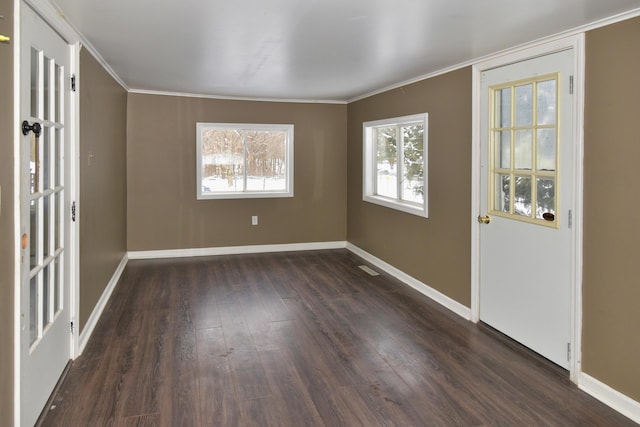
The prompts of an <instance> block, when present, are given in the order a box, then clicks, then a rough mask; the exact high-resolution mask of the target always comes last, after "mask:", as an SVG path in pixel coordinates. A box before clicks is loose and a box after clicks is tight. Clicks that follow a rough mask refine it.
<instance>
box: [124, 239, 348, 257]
mask: <svg viewBox="0 0 640 427" xmlns="http://www.w3.org/2000/svg"><path fill="white" fill-rule="evenodd" d="M346 247H347V242H344V241H338V242H312V243H288V244H282V245H250V246H225V247H218V248H195V249H166V250H157V251H130V252H129V259H155V258H185V257H196V256H211V255H236V254H257V253H266V252H291V251H314V250H322V249H344V248H346Z"/></svg>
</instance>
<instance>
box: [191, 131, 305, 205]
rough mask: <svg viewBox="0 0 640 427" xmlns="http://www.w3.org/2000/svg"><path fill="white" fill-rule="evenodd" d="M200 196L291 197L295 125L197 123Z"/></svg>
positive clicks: (203, 197)
mask: <svg viewBox="0 0 640 427" xmlns="http://www.w3.org/2000/svg"><path fill="white" fill-rule="evenodd" d="M196 135H197V138H196V139H197V156H196V157H197V165H196V171H197V198H198V199H236V198H263V197H293V125H280V124H236V123H196Z"/></svg>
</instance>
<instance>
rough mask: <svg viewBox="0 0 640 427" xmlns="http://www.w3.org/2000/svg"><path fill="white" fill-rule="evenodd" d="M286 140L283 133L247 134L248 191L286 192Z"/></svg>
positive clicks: (253, 132)
mask: <svg viewBox="0 0 640 427" xmlns="http://www.w3.org/2000/svg"><path fill="white" fill-rule="evenodd" d="M286 138H287V135H286V133H285V132H282V131H246V132H245V145H246V147H247V148H246V149H247V190H249V191H277V190H279V191H284V190H286V187H287V182H286V165H285V152H286Z"/></svg>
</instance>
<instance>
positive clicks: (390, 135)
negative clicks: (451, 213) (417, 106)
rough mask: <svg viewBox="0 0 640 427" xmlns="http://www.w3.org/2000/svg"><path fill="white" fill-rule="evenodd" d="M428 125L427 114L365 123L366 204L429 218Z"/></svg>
mask: <svg viewBox="0 0 640 427" xmlns="http://www.w3.org/2000/svg"><path fill="white" fill-rule="evenodd" d="M427 124H428V115H427V113H423V114H414V115H411V116H404V117H395V118H392V119H384V120H376V121H372V122H365V123H363V125H362V132H363V145H364V146H363V153H364V168H363V171H364V176H363V194H362V199H363V200H364V201H366V202H371V203H376V204H378V205H382V206H386V207H389V208H392V209H397V210H400V211H403V212H407V213H411V214H414V215H419V216H423V217H425V218H426V217H427Z"/></svg>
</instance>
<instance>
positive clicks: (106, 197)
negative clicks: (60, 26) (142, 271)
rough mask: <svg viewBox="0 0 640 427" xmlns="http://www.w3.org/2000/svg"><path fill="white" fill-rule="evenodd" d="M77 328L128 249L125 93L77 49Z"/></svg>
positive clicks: (96, 64) (96, 63)
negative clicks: (78, 299)
mask: <svg viewBox="0 0 640 427" xmlns="http://www.w3.org/2000/svg"><path fill="white" fill-rule="evenodd" d="M79 83H80V84H79V88H80V210H79V213H80V327H81V328H84V325H85V324H86V321H87V319H88V317H89V316H90V315H91V312H92V311H93V309H94V307H95V305H96V303H97V302H98V299H99V298H100V296H101V295H102V293H103V292H104V290H105V288H106V286H107V284H108V282H109V280H110V279H111V277H112V276H113V273H114V272H115V270H116V268H117V266H118V264H119V263H120V261H121V260H122V258H123V257H124V255H125V253H126V251H127V227H126V225H127V223H126V218H127V206H126V202H127V198H126V197H127V165H126V155H127V148H126V144H127V139H126V138H127V92H126V91H125V90H124V89H123V88H122V87H121V86H120V85H119V84H118V83H117V82H116V81H115V80H114V79H113V78H112V77H111V76H110V75H109V74H108V73H107V72H105V70H104V68H103V67H102V66H101V65H100V64H99V63H98V62H97V61H96V60H95V59H94V58H93V56H91V54H90V53H89V52H87V51H86V50H82V51H81V52H80V81H79Z"/></svg>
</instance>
